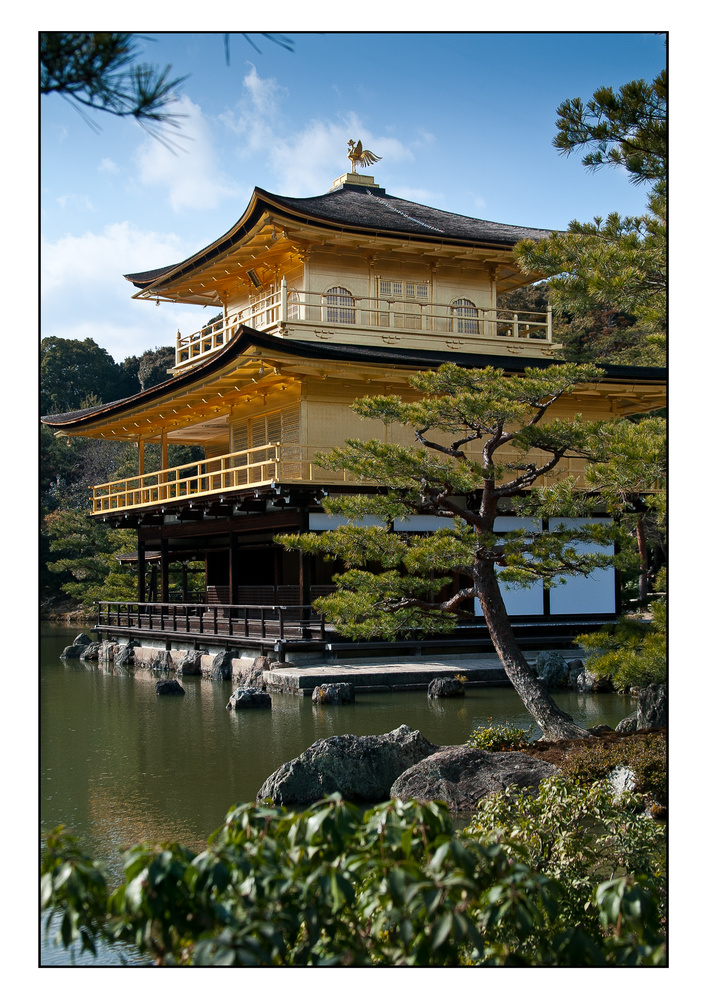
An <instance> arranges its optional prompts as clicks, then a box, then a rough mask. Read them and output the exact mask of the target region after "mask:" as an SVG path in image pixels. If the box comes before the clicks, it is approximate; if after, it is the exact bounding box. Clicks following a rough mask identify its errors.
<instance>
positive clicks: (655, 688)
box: [636, 684, 668, 729]
mask: <svg viewBox="0 0 707 1000" xmlns="http://www.w3.org/2000/svg"><path fill="white" fill-rule="evenodd" d="M636 723H637V728H638V729H659V728H661V727H662V726H667V724H668V692H667V688H666V686H665V684H649V685H648V687H645V688H641V692H640V694H639V695H638V708H637V709H636Z"/></svg>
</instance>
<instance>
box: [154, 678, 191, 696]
mask: <svg viewBox="0 0 707 1000" xmlns="http://www.w3.org/2000/svg"><path fill="white" fill-rule="evenodd" d="M155 694H156V695H170V694H176V695H182V694H186V691H185V690H184V688H183V687H182V685H181V684H180V683H179V681H175V680H174V679H172V680H167V681H157V683H156V684H155Z"/></svg>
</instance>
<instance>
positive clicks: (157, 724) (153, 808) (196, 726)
mask: <svg viewBox="0 0 707 1000" xmlns="http://www.w3.org/2000/svg"><path fill="white" fill-rule="evenodd" d="M78 631H79V629H77V628H76V627H73V628H71V629H66V628H58V627H52V626H46V627H45V628H44V629H43V633H42V656H41V677H40V782H41V787H40V803H41V825H42V829H43V830H50V829H52V828H53V827H55V826H57V825H58V824H59V823H63V824H64V825H65V826H66V827H67V828H68V829H69V830H70V831H71V832H72V833H74V834H76V835H77V836H78V837H79V838H80V839H81V842H82V845H83V846H84V848H85V849H86V850H87V851H88V852H89V853H90V854H92V855H93V856H95V857H97V858H100V859H101V860H102V861H103V862H104V863H105V864H106V865H107V866H108V869H109V871H110V872H111V874H115V876H116V877H117V876H118V875H119V873H120V872H121V871H122V868H121V863H120V859H121V850H122V848H124V847H125V846H127V845H128V844H132V843H135V842H137V841H141V840H148V841H160V840H177V841H180V842H182V843H184V844H187V845H189V846H190V847H191V848H193V849H194V850H201V849H202V848H203V847H204V846H205V844H206V840H207V838H208V836H209V834H210V833H211V832H212V831H213V830H215V829H216V828H217V827H218V826H220V825H221V823H222V822H223V818H224V816H225V814H226V812H227V810H228V809H229V807H230V806H232V805H233V804H235V803H236V802H247V801H251V800H252V799H254V798H255V796H256V794H257V792H258V789H259V788H260V786H261V785H262V783H263V782H264V781H265V779H266V778H267V777H268V775H270V774H271V773H272V772H273V771H275V770H276V769H277V768H278V767H279V766H280V765H281V764H283V763H284V762H285V761H288V760H291V759H292V758H293V757H296V756H298V755H299V754H300V753H302V751H303V750H305V749H306V748H307V747H308V746H310V745H311V744H312V743H314V741H315V740H318V739H322V738H324V737H327V736H335V735H341V734H344V733H353V734H356V735H371V734H376V733H386V732H389V731H390V730H392V729H396V728H397V727H398V726H400V725H402V724H403V723H404V724H405V725H407V726H409V727H410V728H411V729H419V730H420V731H421V732H422V733H423V735H424V736H425V737H426V738H427V739H428V740H429V741H430V742H431V743H436V744H439V745H444V744H455V743H463V742H464V741H465V740H466V738H467V736H468V735H469V733H470V732H471V730H473V729H474V728H475V727H476V726H478V725H482V724H485V723H486V722H487V720H488V719H489V718H493V720H494V721H495V722H505V721H508V722H511V723H513V724H515V725H520V726H524V727H527V726H528V725H529V724H531V722H532V719H531V717H530V716H529V715H528V713H527V712H526V710H525V708H524V707H523V705H522V703H521V701H520V699H519V698H518V696H517V695H516V693H515V691H513V689H512V688H475V689H473V690H469V689H468V690H467V695H466V697H465V698H464V699H463V700H456V699H453V700H449V701H428V699H427V695H426V692H424V691H416V692H401V693H394V694H390V693H381V694H359V695H357V698H356V702H355V704H353V705H341V706H328V707H326V708H320V707H318V706H313V705H312V702H311V700H310V699H308V698H301V697H293V696H292V695H285V694H273V696H272V700H273V706H272V711H271V712H230V711H228V710H227V708H226V704H227V702H228V699H229V697H230V694H231V690H232V687H231V683H230V682H228V683H220V682H213V681H207V680H203V681H202V680H201V679H200V678H198V677H185V678H183V679H182V680H181V683H182V685H183V687H184V688H185V690H186V696H185V697H183V698H157V697H156V696H155V687H154V685H155V678H154V676H153V675H152V674H151V673H150V672H149V671H136V672H134V673H131V674H128V675H115V674H109V673H103V672H101V671H99V670H98V669H97V668H96V664H95V662H94V663H93V664H84V663H83V661H80V660H69V661H63V660H62V659H61V658H60V654H61V652H62V650H63V649H64V647H65V646H67V645H69V644H70V643H71V642H72V640H73V638H74V636H75V635H76V634H77V632H78ZM556 701H557V702H558V704H559V705H560V706H561V707H562V708H563V709H565V711H568V712H569V713H570V714H571V715H572V716H573V717H574V719H575V720H576V721H577V722H579V723H581V724H584V725H587V726H592V725H597V724H599V723H605V724H607V725H610V726H614V725H616V723H617V722H618V721H619V720H620V719H622V718H623V717H624V716H626V715H628V714H629V713H630V712H631V711H633V708H634V705H633V704H632V701H631V699H629V698H628V697H626V696H619V695H614V694H601V695H585V694H577V693H573V692H561V693H558V694H557V695H556ZM538 735H539V731H538ZM100 961H101V963H102V964H105V963H116V964H117V963H118V962H119V961H120V957H119V956H118V955H111V954H105V953H103V954H102V955H101V956H100ZM66 962H67V958H66V954H65V953H64V952H63V951H57V950H56V949H54V948H53V946H51V945H50V944H49V943H47V942H43V946H42V964H43V965H45V964H62V963H66ZM76 964H90V963H89V961H88V959H87V958H86V956H83V957H80V956H77V958H76Z"/></svg>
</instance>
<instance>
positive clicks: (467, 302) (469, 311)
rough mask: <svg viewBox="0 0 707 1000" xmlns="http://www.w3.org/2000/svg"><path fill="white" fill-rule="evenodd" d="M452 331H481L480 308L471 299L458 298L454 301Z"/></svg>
mask: <svg viewBox="0 0 707 1000" xmlns="http://www.w3.org/2000/svg"><path fill="white" fill-rule="evenodd" d="M451 308H452V332H453V333H466V334H468V333H478V332H479V320H478V318H477V317H478V315H479V310H478V309H477V308H476V306H475V305H474V303H473V302H472V301H471V299H456V300H455V301H454V302H452V306H451Z"/></svg>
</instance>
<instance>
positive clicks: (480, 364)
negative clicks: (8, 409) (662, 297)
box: [41, 326, 666, 427]
mask: <svg viewBox="0 0 707 1000" xmlns="http://www.w3.org/2000/svg"><path fill="white" fill-rule="evenodd" d="M248 347H259V348H261V349H264V350H271V351H276V352H278V353H280V354H287V355H290V356H292V357H300V358H315V359H317V360H319V361H327V360H331V361H352V362H354V361H358V362H361V363H364V364H365V363H369V364H370V363H374V364H379V365H394V366H402V367H410V368H416V367H419V368H437V367H438V366H439V365H441V364H444V363H445V362H447V361H453V362H455V363H456V364H458V365H459V366H460V368H486V367H487V366H491V367H496V368H502V369H503V370H504V371H507V372H522V371H525V370H526V369H533V368H539V369H543V368H548V367H550V366H551V365H554V364H562V361H560V360H558V359H553V358H523V357H518V356H508V357H506V356H499V355H497V354H461V353H457V352H454V353H453V354H452V353H451V352H448V351H430V350H410V349H400V348H397V347H371V346H366V345H359V344H331V343H318V342H317V343H314V342H311V341H307V342H305V341H297V340H280V339H279V338H276V337H273V336H272V335H271V334H268V333H261V332H260V331H258V330H251V328H250V327H247V326H240V327H239V329H238V332H237V333H236V335H235V337H233V339H232V340H230V341H229V342H228V343H227V344H226V345H225V347H223V348H221V350H219V351H217V352H216V353H215V354H212V355H211V357H209V358H207V359H206V360H204V362H203V363H202V364H199V365H195V366H194V367H193V368H190V369H188V370H187V371H185V372H182V373H181V374H179V375H176V376H175V377H173V378H171V379H169V380H168V381H167V382H162V383H161V384H160V385H154V386H151V387H150V388H149V389H145V390H144V392H141V393H137V394H136V395H134V396H126V397H125V398H124V399H116V400H114V401H113V402H111V403H104V404H103V405H102V406H92V407H91V408H90V409H86V410H74V411H72V412H71V413H51V414H48V415H47V416H44V417H42V418H41V419H42V423H44V424H47V425H49V426H50V427H61V426H70V425H71V424H74V425H81V426H90V425H91V420H90V418H91V417H92V416H94V415H95V416H101V415H103V414H108V413H111V412H112V413H120V412H122V411H125V410H128V411H129V410H130V409H131V408H132V407H133V406H135V405H139V404H140V403H143V402H148V401H150V402H154V401H155V400H158V399H160V398H161V397H165V398H167V397H169V396H170V395H171V394H172V393H173V392H174V391H175V389H179V388H181V387H184V386H188V385H190V384H191V383H193V382H199V381H200V380H201V379H203V378H204V377H205V376H206V375H209V374H213V373H214V372H217V371H218V370H219V369H220V368H221V367H222V366H223V365H225V364H227V363H228V362H229V361H232V360H233V359H234V358H237V357H238V356H239V355H240V354H242V353H243V352H244V351H245V350H246V349H247V348H248ZM601 367H602V368H603V369H604V371H605V373H606V374H605V378H604V379H603V381H611V380H615V381H629V382H648V383H651V382H663V381H665V377H666V370H665V368H639V367H634V366H632V365H607V364H604V365H601Z"/></svg>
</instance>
